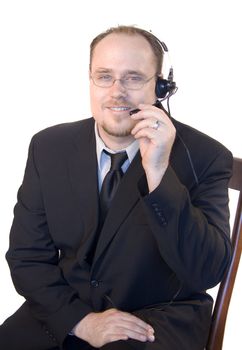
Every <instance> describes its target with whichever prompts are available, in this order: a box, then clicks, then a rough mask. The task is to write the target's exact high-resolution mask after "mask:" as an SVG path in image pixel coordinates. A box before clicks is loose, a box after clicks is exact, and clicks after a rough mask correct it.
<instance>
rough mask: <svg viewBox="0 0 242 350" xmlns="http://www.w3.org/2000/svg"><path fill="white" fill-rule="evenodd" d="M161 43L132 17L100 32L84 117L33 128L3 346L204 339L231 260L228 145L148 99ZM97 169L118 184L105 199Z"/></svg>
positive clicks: (160, 345)
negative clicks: (13, 301) (130, 23)
mask: <svg viewBox="0 0 242 350" xmlns="http://www.w3.org/2000/svg"><path fill="white" fill-rule="evenodd" d="M162 56H163V50H162V47H161V45H160V44H159V42H158V39H157V38H155V37H154V36H153V35H152V34H150V33H148V32H146V31H143V30H141V29H138V28H135V27H125V26H120V27H117V28H111V29H110V30H108V31H107V32H105V33H102V34H100V35H99V36H98V37H97V38H95V39H94V41H93V42H92V44H91V55H90V96H91V109H92V115H93V118H90V119H86V120H83V121H80V122H75V123H69V124H62V125H58V126H55V127H51V128H48V129H46V130H44V131H42V132H40V133H38V134H37V135H35V136H34V137H33V139H32V141H31V144H30V149H29V157H28V161H27V166H26V171H25V176H24V180H23V184H22V186H21V187H20V190H19V193H18V203H17V205H16V207H15V217H14V222H13V225H12V229H11V235H10V248H9V250H8V252H7V260H8V263H9V266H10V269H11V274H12V278H13V281H14V284H15V287H16V289H17V291H18V292H19V293H20V294H21V295H23V296H24V297H25V298H26V302H25V303H24V305H23V306H22V307H21V308H20V309H19V310H18V311H17V312H16V313H15V314H14V315H13V316H11V317H10V318H9V319H8V320H6V321H5V323H4V324H3V325H2V326H1V328H0V345H1V348H3V349H8V350H11V349H16V350H18V349H24V350H28V349H31V350H38V349H42V350H45V349H58V348H62V349H93V348H101V349H106V350H112V349H115V350H116V349H147V350H149V349H155V350H156V349H161V350H177V349H179V350H188V349H189V350H190V349H193V350H202V349H203V348H204V346H205V344H206V339H207V335H208V329H209V325H210V316H211V309H212V300H211V297H210V296H208V295H207V294H206V293H205V290H206V289H208V288H211V287H213V286H215V285H216V284H217V283H219V282H220V281H221V279H222V276H223V274H224V272H225V270H226V268H227V267H228V264H229V261H230V240H229V223H228V220H229V212H228V193H227V192H228V191H227V190H228V180H229V178H230V176H231V167H232V156H231V153H230V152H229V151H228V150H227V149H226V148H225V147H223V146H222V145H221V144H220V143H218V142H217V141H215V140H213V139H211V138H210V137H208V136H206V135H204V134H202V133H200V132H198V131H197V130H194V129H192V128H191V127H189V126H187V125H184V124H182V123H180V122H177V121H176V120H174V119H172V118H170V117H169V116H168V115H167V113H166V112H165V111H164V110H163V109H162V108H158V107H157V106H155V105H154V103H155V102H156V99H157V93H156V91H157V89H156V84H157V81H158V80H159V76H160V75H161V64H162ZM136 108H138V110H137V111H136V112H137V113H133V114H132V115H130V111H131V110H133V109H136ZM124 151H126V153H125V154H127V159H125V157H124V159H123V160H122V162H121V163H120V165H119V168H118V167H117V168H116V169H115V170H112V167H113V162H114V161H113V159H114V156H113V154H116V153H119V155H120V154H122V156H123V154H124ZM110 163H112V164H111V172H112V174H111V175H110V172H109V169H110ZM120 167H121V169H120ZM114 173H115V175H113V174H114ZM122 175H123V176H122ZM108 176H114V177H115V176H116V177H115V180H114V177H112V181H113V183H116V182H118V181H119V185H118V188H117V189H116V192H115V194H114V196H113V197H112V198H111V199H110V197H108V204H107V203H106V202H105V200H104V199H103V198H105V197H103V192H104V189H103V188H104V187H105V186H106V179H107V178H108ZM121 177H122V178H121ZM109 186H111V185H110V184H109ZM108 191H109V190H108ZM107 196H109V192H107V194H106V197H107ZM99 197H100V198H99Z"/></svg>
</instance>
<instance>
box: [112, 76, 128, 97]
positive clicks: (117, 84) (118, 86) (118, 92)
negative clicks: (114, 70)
mask: <svg viewBox="0 0 242 350" xmlns="http://www.w3.org/2000/svg"><path fill="white" fill-rule="evenodd" d="M110 91H111V95H112V96H113V97H118V96H126V95H127V89H126V88H125V87H124V86H123V84H122V81H121V80H120V79H115V80H114V82H113V85H112V86H111V87H110Z"/></svg>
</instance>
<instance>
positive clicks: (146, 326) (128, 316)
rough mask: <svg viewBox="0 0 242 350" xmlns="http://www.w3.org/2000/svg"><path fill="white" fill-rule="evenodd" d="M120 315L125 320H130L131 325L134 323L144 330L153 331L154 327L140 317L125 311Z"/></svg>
mask: <svg viewBox="0 0 242 350" xmlns="http://www.w3.org/2000/svg"><path fill="white" fill-rule="evenodd" d="M121 317H122V319H123V320H125V321H126V322H131V323H132V326H134V325H136V326H138V327H141V328H143V329H144V330H147V331H152V332H154V329H153V327H152V326H151V325H150V324H148V323H146V322H145V321H143V320H142V319H141V318H139V317H136V316H135V315H132V314H129V313H127V312H122V315H121Z"/></svg>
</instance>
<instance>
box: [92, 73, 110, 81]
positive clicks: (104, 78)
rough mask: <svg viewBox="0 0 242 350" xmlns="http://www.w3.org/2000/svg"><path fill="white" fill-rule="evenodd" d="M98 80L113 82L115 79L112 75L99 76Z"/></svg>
mask: <svg viewBox="0 0 242 350" xmlns="http://www.w3.org/2000/svg"><path fill="white" fill-rule="evenodd" d="M96 79H97V80H99V81H111V80H112V79H113V77H112V76H111V75H110V74H99V75H97V77H96Z"/></svg>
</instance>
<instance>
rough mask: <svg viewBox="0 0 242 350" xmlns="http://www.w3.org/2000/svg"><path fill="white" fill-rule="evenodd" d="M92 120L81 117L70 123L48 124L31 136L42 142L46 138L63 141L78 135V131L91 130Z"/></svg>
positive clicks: (46, 139)
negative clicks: (48, 125) (81, 118)
mask: <svg viewBox="0 0 242 350" xmlns="http://www.w3.org/2000/svg"><path fill="white" fill-rule="evenodd" d="M93 127H94V121H93V118H88V119H83V120H79V121H75V122H70V123H62V124H58V125H53V126H50V127H48V128H46V129H43V130H41V131H39V132H38V133H36V134H35V135H34V136H33V139H34V140H35V142H43V141H48V140H59V141H61V142H63V141H64V140H65V139H66V140H68V139H70V138H73V137H75V136H76V135H79V133H80V132H83V131H84V132H88V131H89V130H90V131H91V130H93Z"/></svg>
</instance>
